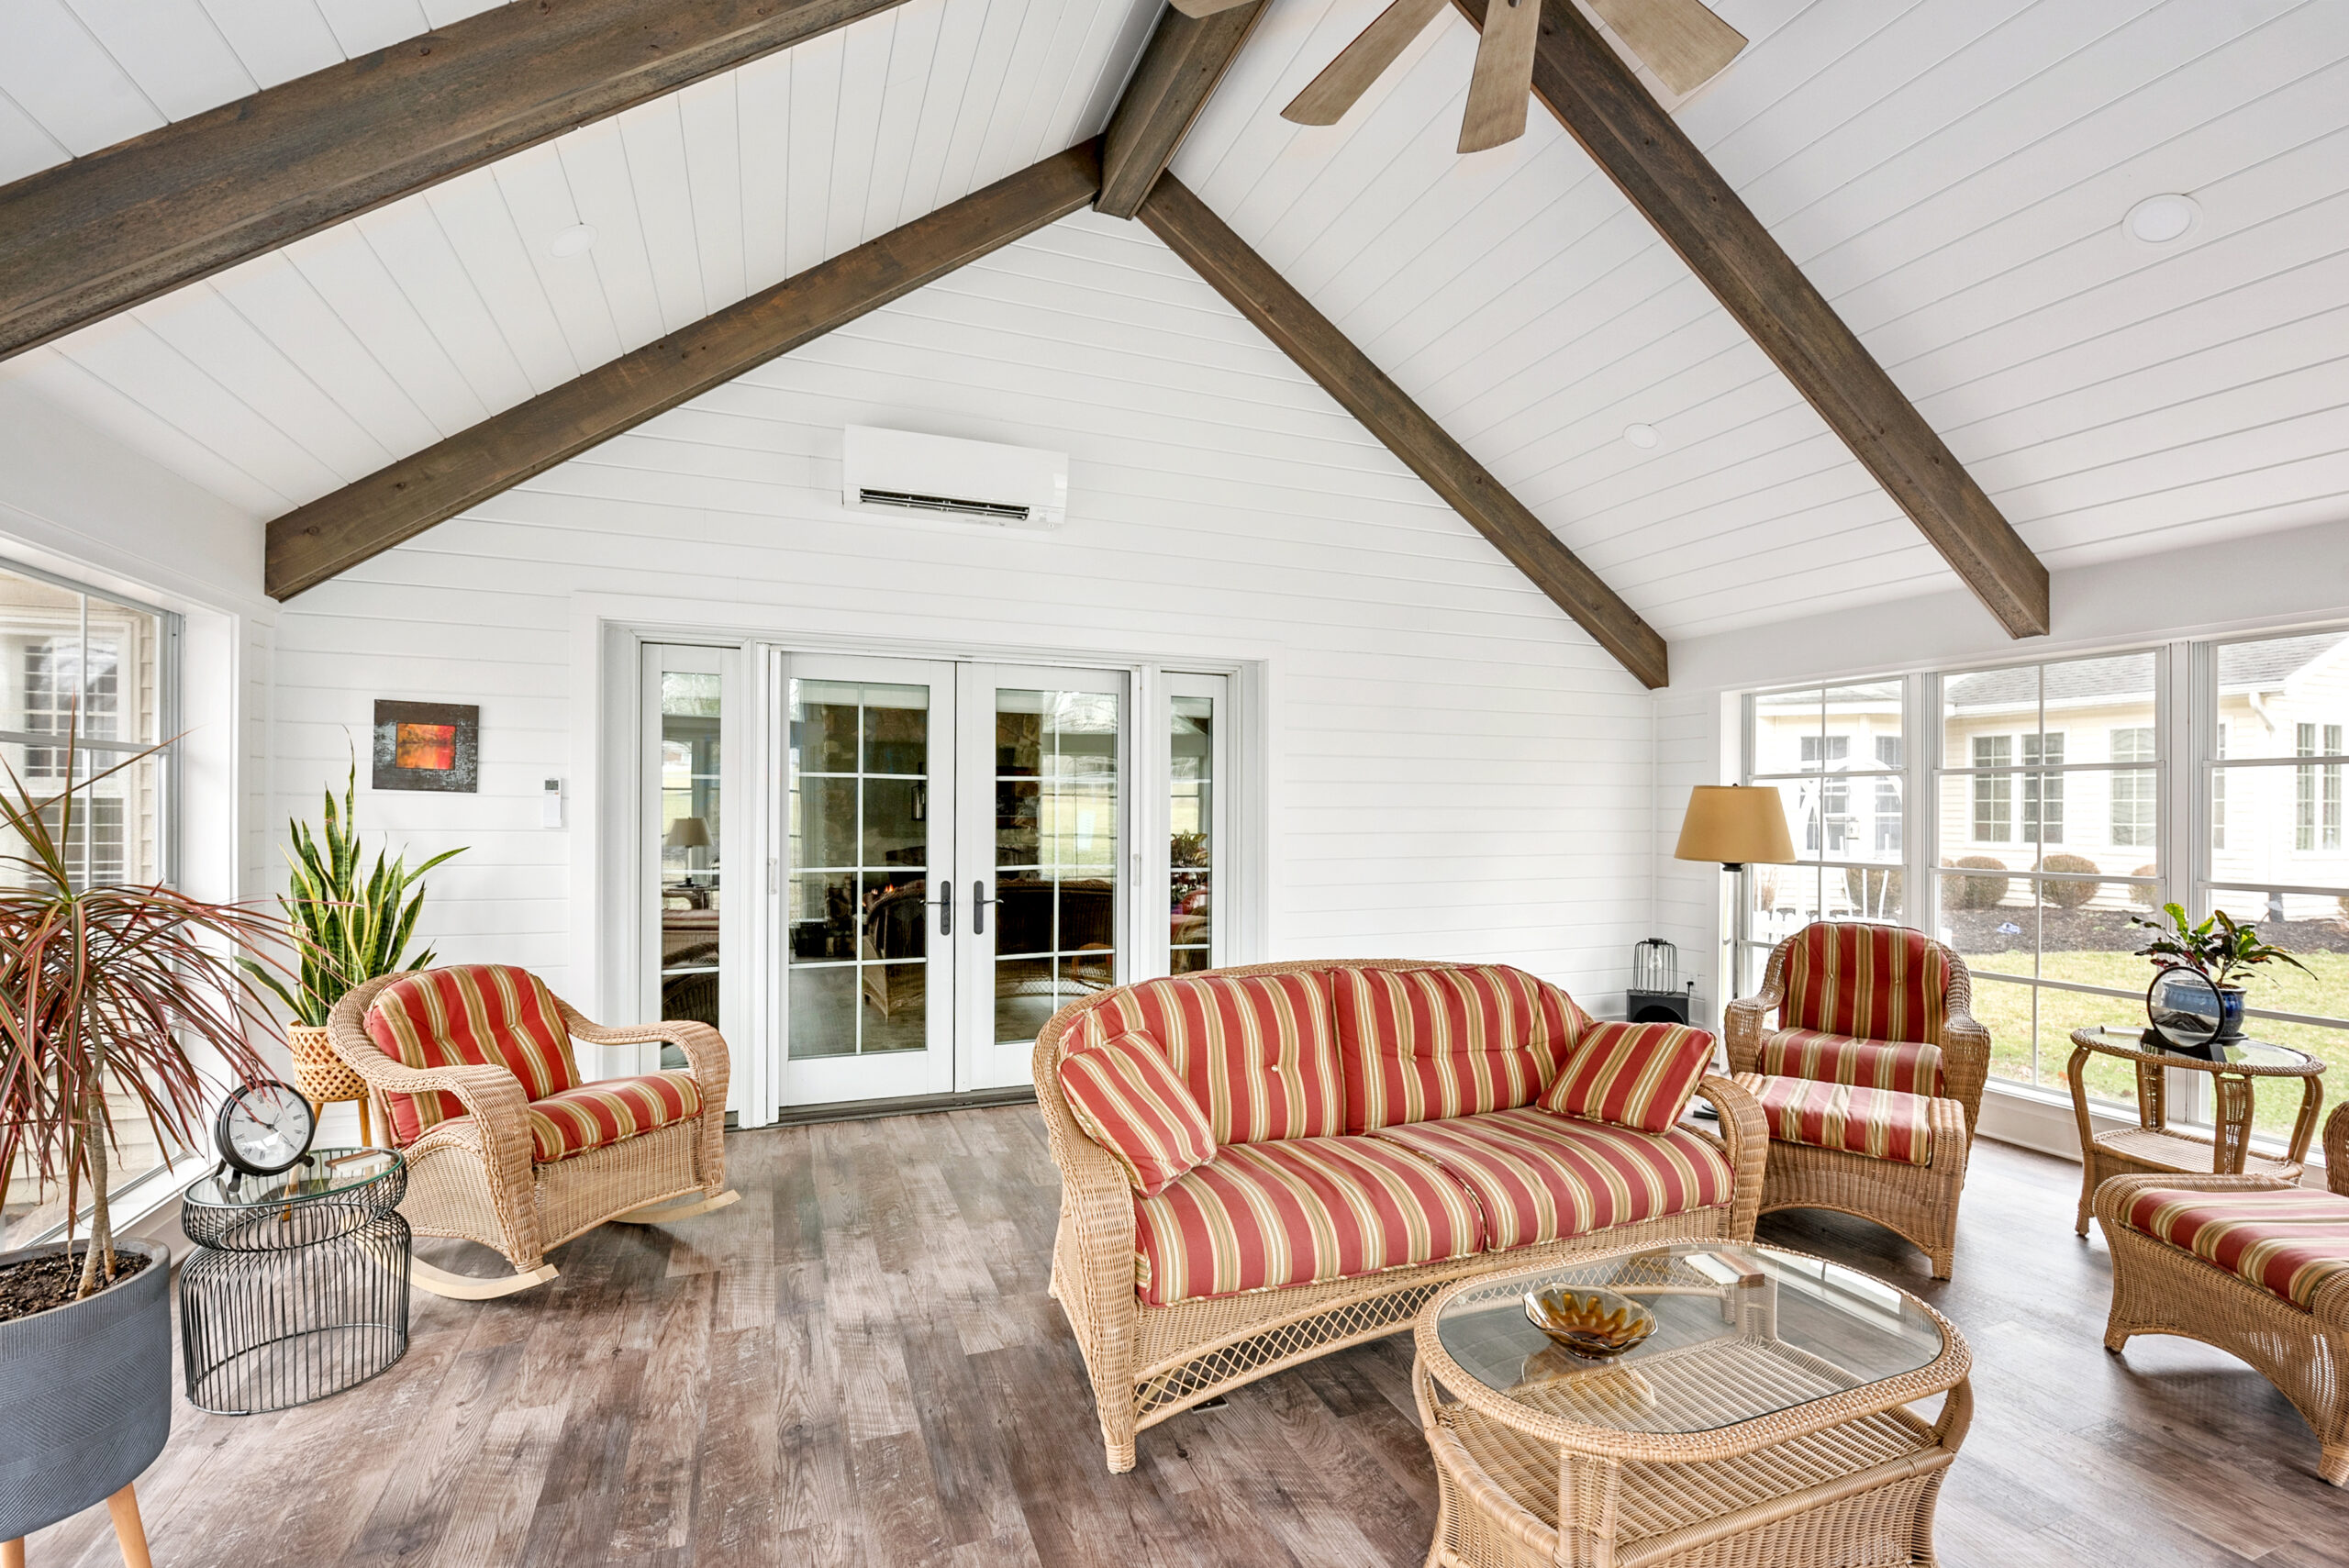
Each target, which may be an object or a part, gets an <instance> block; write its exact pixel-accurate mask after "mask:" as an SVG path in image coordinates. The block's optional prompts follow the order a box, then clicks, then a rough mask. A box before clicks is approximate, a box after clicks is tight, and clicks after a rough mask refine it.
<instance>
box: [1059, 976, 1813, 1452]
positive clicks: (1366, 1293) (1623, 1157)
mask: <svg viewBox="0 0 2349 1568" xmlns="http://www.w3.org/2000/svg"><path fill="white" fill-rule="evenodd" d="M1137 1031H1138V1036H1139V1038H1140V1039H1141V1040H1145V1041H1147V1042H1149V1044H1150V1048H1151V1050H1152V1051H1155V1052H1157V1053H1158V1054H1159V1056H1161V1057H1162V1058H1163V1062H1165V1063H1166V1064H1167V1065H1168V1066H1171V1068H1172V1070H1173V1073H1174V1076H1175V1078H1179V1080H1180V1085H1179V1090H1181V1091H1187V1095H1185V1094H1183V1093H1180V1092H1178V1093H1177V1094H1176V1095H1175V1096H1174V1097H1175V1098H1178V1099H1185V1100H1186V1105H1185V1106H1184V1110H1185V1112H1186V1115H1189V1114H1191V1111H1190V1106H1191V1104H1192V1103H1195V1104H1196V1106H1197V1111H1198V1112H1200V1113H1203V1116H1204V1119H1203V1121H1202V1122H1201V1123H1200V1127H1199V1130H1200V1133H1201V1135H1202V1139H1204V1135H1205V1133H1206V1132H1207V1131H1208V1129H1212V1142H1213V1152H1212V1155H1211V1156H1210V1157H1208V1158H1207V1159H1205V1161H1204V1162H1201V1163H1198V1164H1197V1165H1196V1167H1195V1168H1191V1169H1189V1170H1187V1171H1186V1172H1185V1173H1183V1174H1181V1175H1180V1176H1179V1177H1178V1178H1176V1179H1174V1180H1172V1181H1171V1182H1169V1183H1168V1184H1166V1185H1165V1186H1164V1187H1163V1190H1159V1191H1156V1192H1154V1193H1152V1194H1148V1195H1145V1193H1144V1192H1143V1191H1142V1190H1141V1186H1140V1185H1139V1184H1138V1183H1137V1181H1136V1179H1135V1176H1134V1173H1133V1172H1132V1170H1131V1169H1130V1163H1126V1162H1121V1160H1125V1159H1126V1158H1127V1157H1126V1156H1124V1155H1122V1154H1120V1153H1117V1152H1113V1151H1112V1149H1111V1148H1110V1147H1107V1146H1105V1144H1104V1142H1103V1141H1101V1140H1097V1138H1096V1137H1095V1136H1094V1134H1093V1133H1092V1132H1089V1131H1088V1130H1087V1128H1086V1125H1085V1119H1084V1116H1085V1115H1090V1114H1091V1113H1090V1111H1089V1110H1086V1108H1085V1106H1084V1105H1082V1104H1073V1103H1072V1100H1071V1097H1070V1095H1069V1094H1068V1092H1067V1090H1066V1087H1065V1085H1064V1083H1063V1071H1064V1070H1068V1071H1071V1072H1074V1073H1084V1072H1085V1071H1089V1070H1091V1069H1092V1068H1093V1067H1094V1066H1096V1065H1097V1063H1098V1062H1101V1061H1102V1060H1104V1059H1105V1053H1106V1052H1107V1051H1108V1048H1109V1047H1111V1046H1116V1047H1119V1048H1120V1049H1124V1048H1127V1047H1130V1045H1131V1042H1132V1041H1133V1040H1135V1039H1136V1038H1137ZM1610 1031H1611V1032H1610ZM1625 1031H1631V1033H1633V1034H1637V1033H1639V1032H1641V1031H1644V1032H1645V1034H1646V1036H1647V1037H1648V1038H1649V1039H1650V1040H1654V1039H1657V1038H1660V1037H1671V1038H1669V1039H1667V1040H1664V1043H1665V1044H1666V1045H1671V1046H1675V1048H1681V1049H1682V1058H1681V1059H1682V1060H1684V1061H1690V1062H1694V1063H1695V1065H1694V1066H1693V1068H1692V1069H1691V1070H1690V1071H1688V1072H1687V1074H1686V1077H1685V1078H1684V1079H1682V1080H1681V1081H1680V1088H1679V1091H1678V1094H1677V1095H1675V1096H1673V1104H1672V1105H1671V1106H1669V1108H1667V1109H1664V1111H1662V1112H1661V1113H1660V1116H1659V1117H1655V1118H1651V1119H1661V1120H1662V1121H1664V1123H1666V1124H1667V1125H1665V1126H1664V1129H1663V1130H1661V1131H1658V1132H1653V1133H1651V1132H1645V1131H1640V1130H1631V1129H1626V1128H1625V1127H1621V1126H1617V1125H1614V1124H1612V1123H1609V1122H1602V1121H1598V1120H1591V1119H1583V1118H1573V1117H1567V1116H1563V1115H1557V1114H1553V1113H1552V1112H1551V1111H1548V1110H1544V1109H1542V1108H1541V1106H1539V1105H1537V1104H1536V1102H1537V1101H1540V1100H1542V1099H1544V1098H1548V1099H1552V1100H1556V1099H1557V1098H1558V1097H1559V1095H1560V1092H1561V1091H1563V1090H1568V1089H1571V1088H1573V1087H1574V1086H1575V1083H1576V1082H1577V1079H1576V1073H1577V1071H1579V1072H1580V1073H1581V1075H1582V1078H1583V1079H1585V1080H1586V1079H1587V1078H1588V1076H1589V1069H1588V1068H1587V1066H1586V1065H1584V1064H1586V1063H1587V1062H1591V1061H1592V1060H1594V1059H1595V1058H1597V1057H1598V1056H1600V1055H1602V1054H1604V1052H1603V1051H1600V1050H1599V1049H1598V1042H1599V1041H1600V1040H1609V1041H1612V1042H1615V1043H1616V1045H1617V1047H1618V1049H1620V1042H1621V1041H1622V1040H1623V1039H1624V1036H1625ZM1684 1037H1685V1038H1684ZM1711 1049H1712V1041H1711V1037H1710V1036H1709V1035H1706V1034H1704V1033H1703V1032H1702V1031H1700V1030H1690V1029H1681V1028H1680V1027H1679V1026H1675V1025H1636V1026H1626V1025H1594V1024H1593V1023H1592V1022H1591V1020H1590V1019H1589V1018H1588V1017H1587V1016H1586V1015H1585V1014H1584V1013H1583V1012H1582V1011H1581V1009H1579V1008H1578V1007H1576V1006H1575V1004H1574V1003H1573V1001H1572V1000H1571V999H1569V998H1568V997H1567V996H1566V995H1565V993H1564V992H1563V991H1560V990H1559V989H1558V988H1557V987H1555V986H1553V985H1549V984H1546V983H1544V982H1542V981H1540V980H1538V979H1536V978H1534V977H1533V976H1531V975H1529V974H1525V973H1522V972H1520V971H1517V970H1511V969H1506V968H1500V967H1497V966H1474V965H1462V964H1438V963H1417V962H1393V961H1374V962H1340V963H1330V962H1323V963H1283V964H1263V965H1257V966H1254V967H1251V968H1246V969H1230V970H1220V971H1210V972H1208V973H1200V974H1192V975H1183V976H1177V977H1175V978H1172V979H1165V980H1152V981H1146V982H1143V983H1141V984H1135V985H1124V986H1118V987H1115V988H1112V989H1110V990H1108V991H1106V992H1103V993H1101V994H1100V995H1095V996H1089V997H1086V998H1085V999H1084V1000H1082V1001H1079V1002H1075V1003H1073V1004H1071V1005H1070V1006H1066V1007H1063V1009H1061V1011H1060V1012H1058V1013H1057V1014H1055V1015H1054V1016H1053V1017H1052V1020H1051V1021H1050V1022H1049V1023H1047V1024H1046V1025H1045V1027H1044V1029H1043V1031H1042V1033H1041V1035H1039V1036H1038V1038H1037V1041H1036V1055H1035V1079H1036V1097H1037V1100H1038V1103H1039V1105H1040V1106H1041V1108H1042V1111H1043V1117H1044V1124H1045V1128H1046V1129H1047V1132H1048V1134H1049V1137H1050V1140H1051V1147H1052V1159H1053V1162H1054V1163H1055V1164H1057V1165H1058V1166H1059V1168H1060V1172H1061V1181H1062V1195H1061V1215H1060V1229H1059V1236H1058V1239H1057V1240H1056V1243H1055V1246H1054V1250H1053V1256H1052V1294H1053V1295H1054V1296H1056V1297H1057V1298H1058V1299H1059V1301H1060V1303H1061V1306H1062V1309H1063V1311H1064V1312H1065V1313H1066V1314H1067V1317H1068V1320H1069V1323H1070V1326H1071V1327H1072V1328H1073V1329H1074V1331H1075V1335H1076V1340H1077V1343H1078V1345H1079V1346H1080V1347H1081V1349H1082V1350H1083V1352H1084V1356H1085V1366H1086V1370H1087V1372H1088V1373H1089V1375H1090V1377H1091V1380H1092V1384H1093V1391H1094V1397H1095V1401H1096V1405H1097V1409H1098V1412H1099V1416H1100V1421H1101V1435H1102V1439H1103V1441H1104V1443H1105V1445H1106V1446H1107V1449H1108V1462H1109V1468H1110V1469H1111V1470H1112V1471H1126V1470H1130V1469H1132V1468H1133V1464H1134V1441H1135V1436H1136V1434H1137V1433H1138V1432H1139V1431H1140V1430H1141V1429H1143V1428H1146V1427H1150V1426H1153V1425H1155V1424H1157V1423H1158V1422H1160V1421H1163V1420H1164V1419H1165V1418H1168V1417H1170V1416H1173V1415H1175V1414H1176V1413H1178V1412H1180V1411H1182V1410H1185V1409H1187V1408H1189V1407H1192V1406H1194V1405H1197V1404H1198V1403H1200V1402H1201V1401H1203V1400H1206V1399H1209V1398H1212V1397H1213V1396H1216V1395H1218V1394H1220V1393H1222V1392H1223V1391H1225V1390H1227V1389H1230V1388H1233V1387H1237V1386H1238V1385H1241V1384H1245V1383H1249V1382H1252V1381H1253V1380H1255V1379H1257V1378H1260V1377H1264V1376H1265V1375H1267V1374H1269V1373H1274V1372H1277V1371H1279V1370H1280V1369H1282V1368H1284V1367H1286V1366H1290V1365H1293V1364H1295V1363H1297V1362H1302V1361H1306V1360H1309V1359H1311V1358H1313V1357H1315V1356H1319V1355H1322V1354H1325V1353H1327V1352H1329V1351H1335V1350H1339V1349H1341V1348H1343V1347H1344V1346H1347V1345H1352V1344H1356V1343H1359V1342H1361V1341H1364V1340H1374V1339H1377V1338H1380V1337H1382V1336H1384V1335H1386V1334H1390V1333H1393V1332H1395V1331H1396V1330H1397V1329H1400V1328H1402V1327H1405V1326H1407V1325H1408V1324H1409V1323H1410V1322H1411V1320H1412V1319H1413V1318H1414V1317H1415V1316H1416V1315H1417V1313H1418V1312H1419V1308H1420V1307H1422V1306H1424V1305H1425V1304H1426V1302H1427V1301H1428V1300H1429V1298H1430V1297H1431V1296H1433V1295H1434V1294H1435V1292H1436V1291H1437V1290H1438V1289H1439V1288H1440V1287H1442V1285H1444V1284H1447V1283H1449V1282H1451V1281H1453V1280H1455V1279H1459V1278H1462V1277H1464V1276H1465V1275H1469V1274H1475V1273H1484V1272H1486V1271H1489V1270H1492V1269H1495V1268H1500V1267H1515V1266H1520V1265H1522V1264H1525V1263H1528V1262H1539V1261H1541V1260H1542V1259H1543V1258H1544V1257H1548V1256H1556V1255H1564V1254H1567V1253H1570V1252H1575V1251H1584V1250H1587V1249H1592V1248H1601V1247H1620V1246H1626V1245H1632V1244H1637V1243H1640V1242H1643V1241H1651V1240H1655V1241H1661V1240H1678V1239H1684V1238H1704V1237H1721V1238H1729V1239H1736V1240H1747V1239H1750V1238H1751V1237H1752V1235H1753V1221H1754V1218H1755V1215H1756V1212H1757V1208H1758V1205H1759V1202H1760V1198H1761V1191H1762V1164H1763V1158H1764V1154H1765V1150H1766V1148H1767V1146H1768V1137H1767V1134H1766V1132H1765V1129H1764V1126H1763V1122H1762V1117H1761V1112H1760V1110H1759V1109H1758V1107H1757V1106H1755V1105H1754V1102H1753V1096H1752V1095H1749V1094H1748V1093H1746V1092H1745V1091H1744V1090H1743V1089H1741V1088H1739V1087H1738V1086H1737V1085H1736V1084H1732V1083H1731V1082H1729V1081H1728V1080H1727V1079H1723V1078H1718V1077H1710V1076H1706V1077H1703V1078H1702V1081H1701V1083H1696V1080H1697V1079H1698V1076H1699V1075H1700V1074H1702V1073H1705V1072H1706V1067H1705V1065H1704V1063H1705V1062H1709V1060H1710V1054H1711ZM1071 1081H1072V1082H1078V1080H1075V1079H1072V1080H1071ZM1168 1082H1172V1080H1171V1079H1170V1080H1168ZM1690 1083H1696V1087H1695V1090H1694V1092H1695V1094H1697V1095H1701V1096H1702V1097H1704V1098H1705V1099H1708V1100H1709V1101H1710V1102H1711V1103H1712V1105H1713V1106H1715V1107H1716V1109H1717V1111H1718V1112H1719V1115H1720V1123H1719V1125H1720V1134H1719V1135H1718V1136H1716V1135H1714V1134H1712V1133H1709V1132H1704V1131H1700V1130H1698V1129H1695V1128H1692V1127H1688V1126H1687V1125H1676V1124H1671V1123H1670V1118H1673V1117H1675V1116H1676V1115H1677V1113H1678V1107H1679V1106H1680V1105H1681V1104H1685V1103H1686V1096H1687V1093H1688V1089H1687V1084H1690ZM1080 1087H1082V1084H1081V1083H1080ZM1081 1113H1083V1114H1081ZM1096 1119H1097V1118H1096ZM1112 1141H1114V1140H1112ZM1178 1141H1179V1140H1178ZM1196 1152H1197V1151H1194V1153H1196Z"/></svg>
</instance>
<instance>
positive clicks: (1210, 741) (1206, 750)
mask: <svg viewBox="0 0 2349 1568" xmlns="http://www.w3.org/2000/svg"><path fill="white" fill-rule="evenodd" d="M1173 704H1174V725H1173V735H1172V737H1171V740H1172V744H1171V746H1170V748H1169V750H1170V751H1171V753H1172V755H1173V758H1174V774H1173V778H1172V780H1171V781H1170V795H1169V798H1168V802H1167V806H1168V809H1167V826H1168V833H1169V838H1168V840H1167V845H1166V866H1167V875H1168V886H1169V894H1170V906H1169V908H1168V910H1167V921H1168V925H1167V932H1166V947H1167V971H1168V973H1174V974H1186V973H1190V972H1191V971H1193V970H1197V969H1212V968H1214V967H1215V921H1214V913H1213V898H1212V895H1213V893H1214V878H1215V865H1214V846H1215V699H1214V698H1213V697H1175V698H1174V699H1173Z"/></svg>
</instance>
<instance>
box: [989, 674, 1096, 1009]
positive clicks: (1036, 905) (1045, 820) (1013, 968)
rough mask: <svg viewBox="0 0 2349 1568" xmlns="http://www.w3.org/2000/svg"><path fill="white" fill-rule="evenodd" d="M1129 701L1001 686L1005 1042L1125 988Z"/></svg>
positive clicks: (999, 865)
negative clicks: (1122, 853)
mask: <svg viewBox="0 0 2349 1568" xmlns="http://www.w3.org/2000/svg"><path fill="white" fill-rule="evenodd" d="M1118 723H1119V699H1118V698H1117V697H1116V696H1115V695H1112V694H1109V693H1106V692H1052V691H1022V690H1016V689H1013V688H1009V687H1004V688H1000V689H998V690H997V691H996V745H995V754H996V778H995V787H996V901H997V902H996V911H995V915H996V921H997V922H998V923H997V925H996V929H995V935H996V946H995V951H996V964H995V977H996V987H995V995H996V1008H995V1011H996V1040H997V1041H999V1042H1004V1043H1013V1042H1017V1041H1019V1040H1033V1039H1035V1037H1036V1034H1037V1031H1038V1030H1039V1029H1041V1028H1042V1027H1043V1025H1044V1021H1045V1020H1046V1019H1047V1018H1051V1017H1052V1014H1053V1013H1054V1012H1055V1011H1057V1010H1058V1009H1059V1008H1060V1006H1062V1005H1063V1004H1064V1003H1066V1002H1069V1001H1072V1000H1074V998H1076V997H1078V996H1081V995H1086V994H1088V993H1091V992H1094V991H1099V990H1104V989H1107V988H1108V986H1110V985H1114V984H1117V980H1118V975H1119V970H1120V967H1121V966H1120V963H1119V957H1118V951H1117V929H1118V925H1117V906H1118V892H1119V881H1118V879H1119V858H1118V857H1119V836H1118V820H1119V818H1118V811H1119V802H1118Z"/></svg>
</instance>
